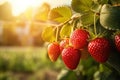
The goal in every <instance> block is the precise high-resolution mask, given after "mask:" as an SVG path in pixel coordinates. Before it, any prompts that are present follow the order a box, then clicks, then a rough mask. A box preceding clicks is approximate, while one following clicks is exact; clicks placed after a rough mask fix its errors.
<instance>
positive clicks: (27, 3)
mask: <svg viewBox="0 0 120 80" xmlns="http://www.w3.org/2000/svg"><path fill="white" fill-rule="evenodd" d="M8 1H9V2H10V4H11V5H12V9H13V15H14V16H17V15H19V14H20V13H22V12H24V11H25V10H26V9H27V8H29V7H37V6H38V5H40V4H41V3H42V2H44V0H8Z"/></svg>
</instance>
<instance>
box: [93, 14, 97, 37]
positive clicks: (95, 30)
mask: <svg viewBox="0 0 120 80" xmlns="http://www.w3.org/2000/svg"><path fill="white" fill-rule="evenodd" d="M94 33H95V35H97V28H96V13H95V14H94Z"/></svg>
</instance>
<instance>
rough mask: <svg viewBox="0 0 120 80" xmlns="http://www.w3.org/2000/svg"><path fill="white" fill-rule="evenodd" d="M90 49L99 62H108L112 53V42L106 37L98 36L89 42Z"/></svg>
mask: <svg viewBox="0 0 120 80" xmlns="http://www.w3.org/2000/svg"><path fill="white" fill-rule="evenodd" d="M88 51H89V53H90V55H91V56H92V57H93V58H94V59H95V60H96V61H97V62H100V63H103V62H106V61H107V60H108V57H109V53H110V43H109V41H108V40H107V39H105V38H96V39H94V40H92V41H91V42H89V44H88Z"/></svg>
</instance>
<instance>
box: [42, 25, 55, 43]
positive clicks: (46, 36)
mask: <svg viewBox="0 0 120 80" xmlns="http://www.w3.org/2000/svg"><path fill="white" fill-rule="evenodd" d="M42 38H43V40H44V41H46V42H53V41H55V39H56V38H55V29H54V27H53V26H51V27H46V28H45V29H44V30H43V32H42Z"/></svg>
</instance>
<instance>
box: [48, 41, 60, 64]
mask: <svg viewBox="0 0 120 80" xmlns="http://www.w3.org/2000/svg"><path fill="white" fill-rule="evenodd" d="M59 55H60V45H59V44H58V43H57V42H53V43H51V44H49V45H48V56H49V58H50V60H51V61H52V62H55V61H56V60H57V58H58V57H59Z"/></svg>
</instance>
